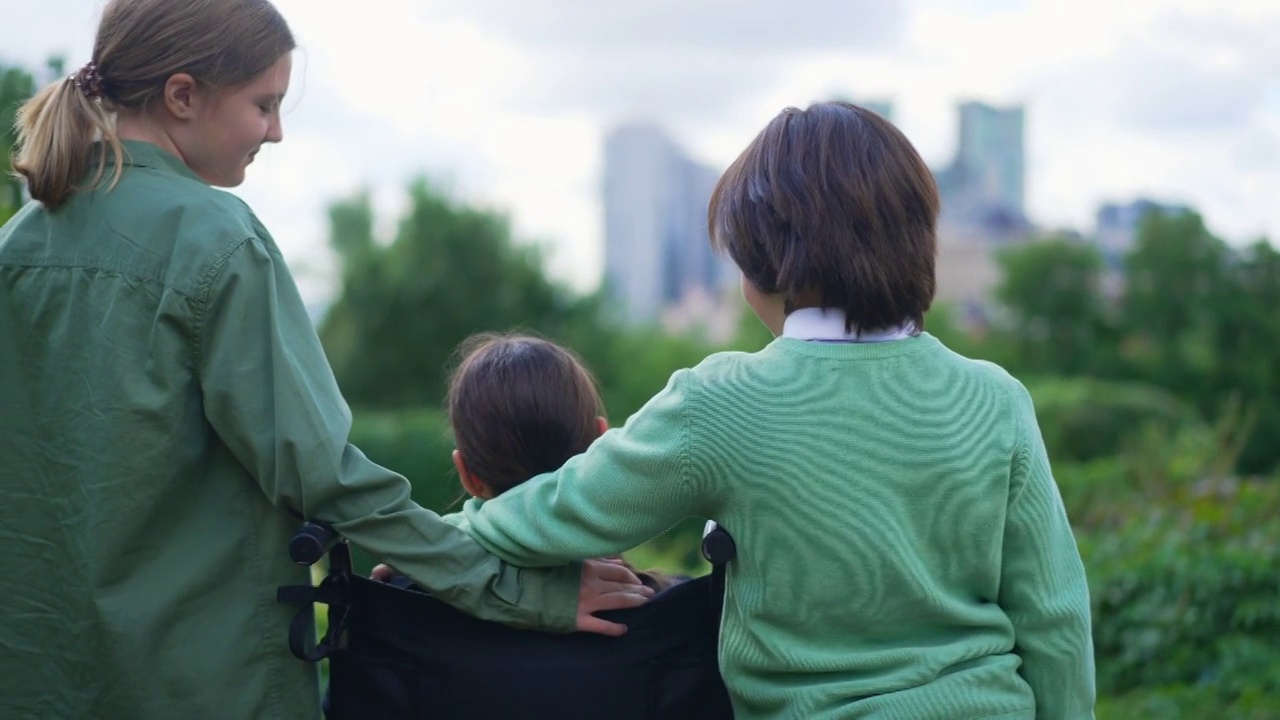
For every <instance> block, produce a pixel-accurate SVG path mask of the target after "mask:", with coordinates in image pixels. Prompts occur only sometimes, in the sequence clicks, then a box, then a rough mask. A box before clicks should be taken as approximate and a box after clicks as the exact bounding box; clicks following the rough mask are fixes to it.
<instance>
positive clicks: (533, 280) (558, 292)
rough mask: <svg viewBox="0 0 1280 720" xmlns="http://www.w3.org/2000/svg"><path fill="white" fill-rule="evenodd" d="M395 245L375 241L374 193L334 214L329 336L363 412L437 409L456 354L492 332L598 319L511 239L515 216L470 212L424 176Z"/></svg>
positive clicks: (325, 335) (547, 331) (588, 304)
mask: <svg viewBox="0 0 1280 720" xmlns="http://www.w3.org/2000/svg"><path fill="white" fill-rule="evenodd" d="M409 200H410V208H409V211H408V213H407V214H406V216H405V217H404V218H403V219H402V220H401V223H400V228H399V231H398V232H397V234H396V237H395V239H394V241H393V242H392V243H391V244H390V245H388V246H385V247H384V246H381V245H379V244H377V243H376V242H375V241H374V237H373V235H374V233H373V213H372V211H371V209H370V207H369V203H368V198H367V197H363V196H361V197H357V198H354V199H352V200H348V201H345V202H342V203H338V204H336V205H335V206H334V207H333V208H332V209H331V211H330V225H331V244H332V245H333V247H334V249H335V250H337V251H338V253H339V254H340V256H341V257H342V260H343V289H342V295H341V296H340V298H339V299H338V301H337V303H335V305H334V306H333V308H332V309H331V310H330V312H329V314H328V315H327V317H326V318H325V320H324V323H323V324H322V326H321V329H320V335H321V340H322V341H323V342H324V345H325V349H326V351H327V352H328V354H329V358H330V362H331V363H332V364H333V369H334V373H335V374H336V375H337V377H338V381H339V384H340V385H341V386H342V389H343V392H344V393H345V394H346V395H347V397H348V398H349V399H350V401H351V402H352V403H353V404H355V405H359V406H364V407H379V408H389V407H412V406H419V405H428V406H429V405H436V404H438V403H439V402H440V400H441V398H442V397H443V394H444V389H445V372H446V368H447V366H448V365H449V361H450V357H451V355H452V353H453V350H454V348H455V347H456V346H457V345H458V344H459V343H460V342H461V341H462V340H464V339H466V338H467V337H468V336H470V335H472V334H474V333H477V332H485V331H506V330H510V329H515V328H527V329H530V330H533V331H536V332H538V333H540V334H544V335H552V336H554V335H557V334H562V333H563V332H564V330H565V326H566V325H567V324H570V323H573V322H574V321H575V320H577V319H578V318H579V317H583V316H587V317H589V316H590V315H591V314H592V312H593V309H594V308H593V306H592V305H593V304H592V301H591V300H590V299H580V298H576V297H574V296H573V295H571V294H570V293H569V292H568V291H567V290H565V289H563V288H561V287H559V286H557V285H556V284H554V283H552V282H551V281H549V280H548V279H547V278H546V276H545V275H544V273H543V269H542V261H541V258H540V255H539V253H538V250H537V249H536V248H532V247H528V246H523V245H517V244H516V243H514V242H513V241H512V239H511V234H510V228H509V225H508V222H507V219H506V218H505V217H503V216H502V215H499V214H497V213H492V212H487V211H484V210H479V209H475V208H471V207H468V206H466V205H463V204H461V203H459V202H457V201H455V200H453V199H451V198H449V197H448V196H446V195H445V194H443V193H442V192H440V191H439V190H437V189H434V188H432V187H431V186H430V185H428V184H427V183H426V182H425V181H418V182H417V183H415V184H414V185H413V186H412V188H411V189H410V192H409Z"/></svg>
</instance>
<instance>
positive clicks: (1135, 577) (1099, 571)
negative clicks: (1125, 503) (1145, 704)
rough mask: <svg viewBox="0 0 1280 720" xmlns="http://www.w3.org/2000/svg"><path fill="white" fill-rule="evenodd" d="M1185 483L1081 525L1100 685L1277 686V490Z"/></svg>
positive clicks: (1246, 689) (1227, 690)
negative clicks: (1105, 523)
mask: <svg viewBox="0 0 1280 720" xmlns="http://www.w3.org/2000/svg"><path fill="white" fill-rule="evenodd" d="M1277 490H1280V488H1277V486H1276V484H1275V483H1266V484H1263V483H1257V484H1243V485H1223V486H1214V487H1209V488H1204V489H1199V490H1196V489H1191V488H1187V489H1184V490H1183V491H1180V492H1178V493H1177V494H1176V495H1175V496H1174V497H1173V498H1171V499H1170V500H1168V501H1166V502H1164V503H1161V504H1159V505H1154V506H1148V508H1147V509H1146V511H1145V512H1143V511H1142V510H1141V506H1140V505H1134V506H1132V510H1133V512H1134V514H1133V515H1132V516H1131V517H1130V518H1129V522H1128V523H1127V524H1125V525H1124V526H1123V527H1121V528H1119V529H1117V530H1109V531H1106V532H1101V533H1087V532H1082V533H1080V545H1081V550H1082V554H1083V556H1084V558H1085V562H1086V566H1087V567H1088V568H1089V575H1090V584H1091V590H1092V593H1093V600H1094V642H1095V645H1096V648H1095V649H1096V653H1097V657H1098V682H1099V689H1100V691H1101V692H1103V693H1123V692H1127V691H1130V690H1133V689H1136V688H1142V687H1153V686H1154V687H1159V686H1163V685H1170V684H1183V685H1200V686H1202V688H1203V690H1202V691H1203V692H1206V693H1212V694H1214V695H1216V696H1217V697H1218V698H1219V700H1220V701H1227V702H1229V701H1234V700H1236V699H1237V698H1240V697H1242V696H1245V695H1248V694H1258V693H1265V694H1268V695H1270V696H1271V697H1273V698H1277V697H1280V646H1277V644H1276V643H1275V638H1277V637H1280V603H1277V602H1276V598H1277V597H1280V573H1277V572H1276V568H1277V567H1280V492H1277Z"/></svg>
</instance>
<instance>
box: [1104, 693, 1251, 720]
mask: <svg viewBox="0 0 1280 720" xmlns="http://www.w3.org/2000/svg"><path fill="white" fill-rule="evenodd" d="M1275 703H1276V697H1275V696H1274V695H1267V694H1265V693H1259V692H1250V693H1244V694H1241V695H1240V696H1239V697H1237V698H1235V699H1233V700H1226V701H1224V700H1223V699H1222V698H1220V697H1218V696H1217V695H1216V694H1215V693H1212V692H1205V689H1204V688H1203V687H1197V686H1193V685H1170V686H1163V687H1153V688H1142V689H1140V690H1134V691H1133V692H1130V693H1125V694H1124V695H1120V696H1116V697H1106V696H1103V697H1100V698H1098V707H1097V712H1096V717H1097V718H1098V720H1152V719H1153V718H1158V719H1159V720H1204V718H1213V719H1214V720H1274V718H1275V717H1276V711H1275Z"/></svg>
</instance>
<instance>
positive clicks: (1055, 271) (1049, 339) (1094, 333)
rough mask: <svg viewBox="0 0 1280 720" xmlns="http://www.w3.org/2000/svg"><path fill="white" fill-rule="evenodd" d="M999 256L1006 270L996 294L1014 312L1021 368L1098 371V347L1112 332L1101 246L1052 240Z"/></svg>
mask: <svg viewBox="0 0 1280 720" xmlns="http://www.w3.org/2000/svg"><path fill="white" fill-rule="evenodd" d="M996 257H997V260H998V262H999V264H1000V268H1001V271H1002V280H1001V283H1000V285H999V287H997V288H996V298H997V299H998V300H999V301H1000V302H1002V303H1003V304H1004V305H1005V306H1006V307H1007V308H1009V310H1010V315H1011V321H1012V331H1013V333H1012V339H1013V342H1014V344H1015V346H1016V348H1017V351H1018V353H1019V356H1020V358H1021V360H1022V362H1023V366H1024V367H1026V368H1027V369H1029V370H1031V371H1034V372H1050V373H1063V374H1078V373H1085V372H1090V371H1097V370H1098V369H1099V367H1098V365H1099V364H1100V360H1101V359H1102V358H1101V355H1100V354H1099V352H1098V350H1099V348H1100V347H1105V346H1106V345H1107V344H1108V342H1109V341H1110V340H1111V338H1112V337H1113V335H1114V333H1113V331H1112V330H1111V327H1110V325H1109V323H1108V318H1107V309H1106V305H1105V303H1104V302H1103V295H1102V272H1103V259H1102V255H1101V254H1100V253H1099V252H1098V250H1097V248H1096V247H1094V246H1093V245H1089V244H1085V243H1081V242H1077V241H1073V240H1069V239H1064V238H1049V239H1045V240H1041V241H1038V242H1032V243H1027V244H1024V245H1017V246H1013V247H1010V248H1006V249H1005V250H1003V251H1002V252H1000V253H999V254H998V255H997V256H996Z"/></svg>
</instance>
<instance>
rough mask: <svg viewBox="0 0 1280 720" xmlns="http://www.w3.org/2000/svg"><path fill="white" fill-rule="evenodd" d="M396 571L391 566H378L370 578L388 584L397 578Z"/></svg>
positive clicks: (370, 574)
mask: <svg viewBox="0 0 1280 720" xmlns="http://www.w3.org/2000/svg"><path fill="white" fill-rule="evenodd" d="M395 575H396V569H395V568H393V567H391V566H390V565H378V566H376V567H374V568H373V572H371V573H369V577H370V578H371V579H373V580H377V581H378V582H387V581H388V580H390V579H391V578H393V577H395Z"/></svg>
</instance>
